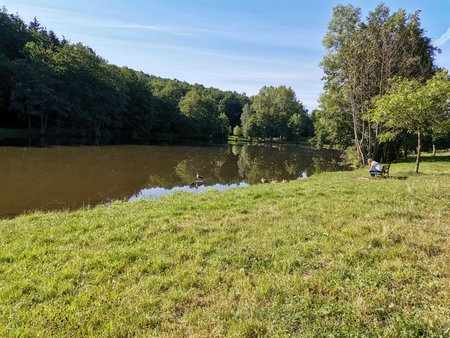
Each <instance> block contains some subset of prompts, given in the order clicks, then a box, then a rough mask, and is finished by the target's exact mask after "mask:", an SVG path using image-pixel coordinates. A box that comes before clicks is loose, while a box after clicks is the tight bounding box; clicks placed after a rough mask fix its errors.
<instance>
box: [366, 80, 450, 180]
mask: <svg viewBox="0 0 450 338" xmlns="http://www.w3.org/2000/svg"><path fill="white" fill-rule="evenodd" d="M369 118H370V119H371V120H372V121H374V122H377V123H379V124H381V125H382V126H383V127H384V130H385V132H384V133H382V134H380V138H382V140H389V139H394V138H395V137H396V136H397V134H398V133H399V132H400V131H401V130H406V131H407V132H409V133H412V132H417V133H418V146H417V149H418V151H417V169H416V171H417V172H418V165H419V161H420V148H421V141H422V135H423V134H424V133H425V132H426V131H427V130H432V129H433V127H434V126H438V125H443V126H445V125H446V123H448V120H449V118H450V81H449V78H448V73H447V71H440V72H437V73H436V74H435V75H434V76H433V77H432V78H431V79H429V80H428V81H426V83H422V82H420V81H419V80H417V79H411V80H408V79H401V78H394V79H392V80H391V82H390V87H389V89H388V90H387V92H386V94H385V95H381V96H379V97H377V98H376V99H375V102H374V109H373V110H372V111H371V112H370V113H369ZM444 129H445V127H444Z"/></svg>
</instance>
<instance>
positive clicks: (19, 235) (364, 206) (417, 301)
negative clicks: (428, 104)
mask: <svg viewBox="0 0 450 338" xmlns="http://www.w3.org/2000/svg"><path fill="white" fill-rule="evenodd" d="M428 159H429V161H427V162H425V163H424V165H423V170H424V174H423V175H415V174H413V173H412V172H411V171H412V170H411V169H412V168H411V167H412V164H411V163H410V162H405V163H396V164H394V165H393V166H392V167H391V176H392V177H391V178H390V179H373V180H372V179H370V180H369V179H364V178H366V177H367V172H366V169H361V170H357V171H351V172H339V173H323V174H318V175H314V176H312V177H310V178H308V179H307V180H297V181H292V182H289V183H287V184H281V183H280V184H259V185H253V186H250V187H248V188H243V189H233V190H228V191H225V192H217V191H209V192H206V193H204V194H194V195H193V194H187V193H180V194H176V195H174V196H169V197H166V198H163V199H160V200H151V201H137V202H132V203H129V202H115V203H112V204H110V205H106V206H99V207H97V208H94V209H86V210H80V211H76V212H53V213H31V214H28V215H23V216H20V217H16V218H14V219H10V220H1V221H0V223H1V224H0V236H1V238H2V240H1V242H0V262H1V265H0V280H1V283H0V308H1V310H2V315H1V316H0V336H2V337H10V336H51V335H55V336H92V337H94V336H95V337H103V336H147V337H148V336H151V337H165V336H169V337H170V336H172V337H175V336H177V337H179V336H190V337H191V336H205V337H210V336H238V337H242V336H270V337H278V336H302V337H315V336H335V335H337V334H338V335H342V336H349V337H359V336H376V337H390V336H392V337H402V336H407V337H420V336H427V337H435V336H436V337H438V336H445V335H446V334H447V332H448V318H449V316H450V313H449V308H448V298H449V290H448V264H447V262H448V242H449V239H448V235H447V234H448V224H449V221H450V211H449V208H448V191H450V166H449V162H448V161H449V157H448V155H445V156H437V157H436V159H435V160H431V159H430V158H428ZM397 178H404V179H397ZM381 197H382V202H380V198H381Z"/></svg>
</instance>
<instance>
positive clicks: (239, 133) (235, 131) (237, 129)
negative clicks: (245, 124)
mask: <svg viewBox="0 0 450 338" xmlns="http://www.w3.org/2000/svg"><path fill="white" fill-rule="evenodd" d="M233 135H234V136H242V135H243V133H242V128H241V127H239V126H236V127H234V128H233Z"/></svg>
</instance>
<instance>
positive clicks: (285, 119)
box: [243, 86, 308, 139]
mask: <svg viewBox="0 0 450 338" xmlns="http://www.w3.org/2000/svg"><path fill="white" fill-rule="evenodd" d="M244 109H246V110H247V111H248V108H246V107H244ZM252 110H253V112H252V113H251V115H250V116H249V117H247V116H245V119H246V122H245V125H244V135H246V136H259V137H264V138H274V137H279V138H280V139H284V138H288V137H289V136H291V135H294V134H295V132H294V133H291V131H290V127H293V126H294V124H295V121H294V120H292V119H293V116H295V115H298V118H297V121H298V122H299V123H304V122H305V121H307V120H308V117H307V115H306V110H305V109H304V108H303V105H302V104H301V102H299V101H298V100H297V98H296V96H295V92H294V91H293V90H292V88H287V87H286V86H280V87H263V88H261V90H260V91H259V93H258V95H256V96H255V97H254V99H253V104H252ZM249 112H250V111H249ZM243 115H244V114H243ZM294 119H295V118H294ZM305 123H306V122H305ZM299 128H300V129H301V128H303V127H302V126H299V125H295V129H296V130H297V131H298V130H300V129H299Z"/></svg>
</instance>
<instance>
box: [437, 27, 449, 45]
mask: <svg viewBox="0 0 450 338" xmlns="http://www.w3.org/2000/svg"><path fill="white" fill-rule="evenodd" d="M448 40H450V28H449V29H447V31H446V32H445V33H444V34H442V35H441V36H440V37H439V38H438V39H437V40H436V46H438V47H441V46H443V45H444V44H445V43H446V42H447V41H448Z"/></svg>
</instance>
